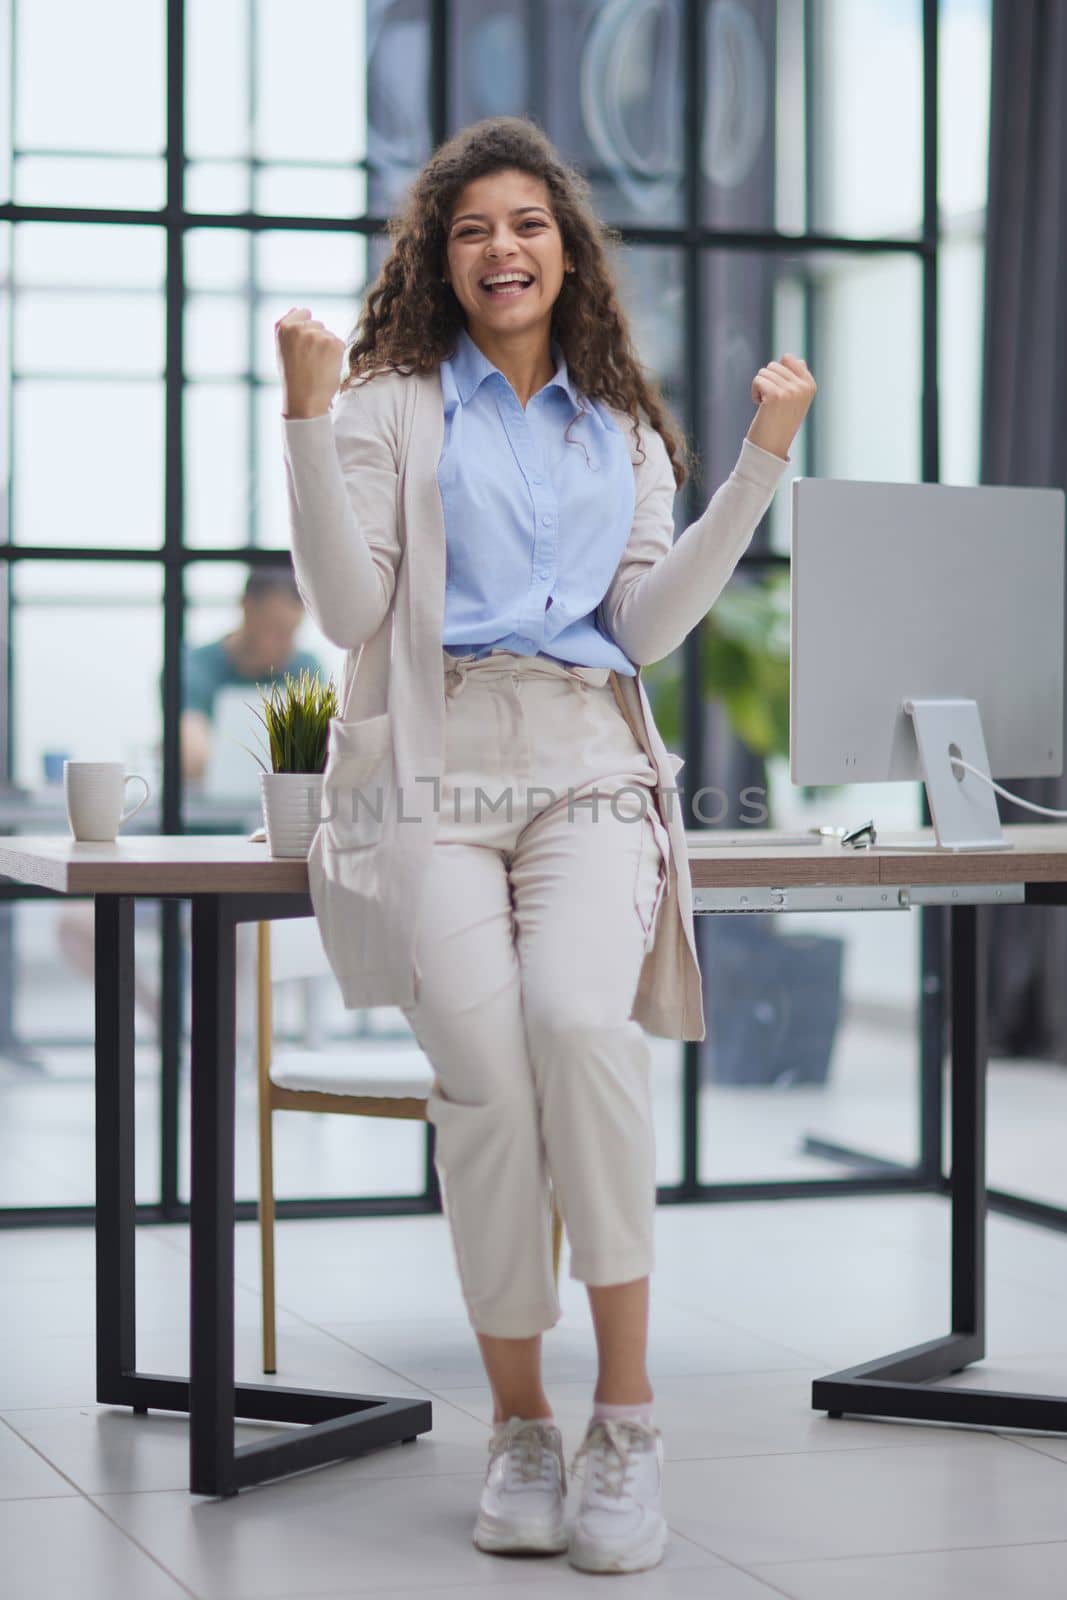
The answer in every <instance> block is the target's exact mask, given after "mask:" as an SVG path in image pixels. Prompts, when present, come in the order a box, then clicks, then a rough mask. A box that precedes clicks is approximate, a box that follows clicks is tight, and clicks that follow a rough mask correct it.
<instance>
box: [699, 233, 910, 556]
mask: <svg viewBox="0 0 1067 1600" xmlns="http://www.w3.org/2000/svg"><path fill="white" fill-rule="evenodd" d="M703 289H704V295H705V309H704V322H705V329H706V338H707V357H706V360H705V362H704V371H705V372H706V373H707V375H708V379H707V381H708V389H707V391H706V392H705V396H704V409H705V416H706V419H707V422H706V435H705V438H704V440H703V457H704V464H705V488H706V490H707V493H708V496H709V497H710V495H711V494H712V493H713V492H714V490H715V489H716V488H717V487H718V485H719V484H720V483H721V482H722V481H723V479H724V478H725V477H726V476H727V475H728V474H729V472H730V469H731V468H732V466H733V465H734V462H735V461H736V459H737V454H738V451H739V450H740V448H741V443H742V440H743V439H744V437H745V434H746V433H747V432H748V429H749V427H750V425H751V423H752V419H753V417H754V416H755V412H756V408H755V404H754V402H753V400H752V380H753V378H754V377H755V375H756V373H757V372H758V371H759V369H760V367H762V366H765V365H766V364H767V363H768V362H769V361H772V360H777V359H778V358H779V357H780V356H781V355H782V354H784V353H786V352H788V353H790V354H792V355H799V356H802V357H803V359H804V360H805V361H806V362H807V363H808V366H809V367H810V369H811V372H812V375H813V376H814V378H815V381H816V383H817V384H818V394H817V396H816V399H815V402H814V404H813V406H812V408H811V410H810V411H809V413H808V415H807V417H806V418H805V420H804V423H803V426H802V427H801V430H800V433H799V434H798V435H797V438H796V440H795V441H794V444H793V447H792V449H791V450H790V459H791V466H790V470H789V472H788V474H787V476H786V479H785V480H783V481H782V482H781V483H780V484H779V487H778V490H777V492H776V494H775V498H774V500H773V501H772V503H771V508H770V511H769V513H768V516H767V519H766V522H765V524H764V528H765V530H767V531H764V532H760V533H757V536H756V538H755V539H754V540H753V543H752V545H751V546H750V552H751V553H753V554H756V553H759V552H760V551H764V550H770V551H780V552H782V553H783V554H788V553H789V504H790V497H789V492H788V479H789V478H791V477H794V476H796V475H798V474H803V475H805V476H815V477H824V478H862V479H871V480H882V481H900V482H915V481H917V480H918V479H919V478H921V476H922V454H921V431H920V430H921V422H922V406H921V396H922V348H921V341H920V339H919V337H918V331H917V330H918V329H919V328H920V326H921V308H922V277H921V269H920V265H919V261H918V259H917V258H916V257H913V256H911V255H904V254H873V255H868V254H862V255H859V254H855V253H851V252H849V253H845V252H843V251H829V250H815V251H809V252H805V253H803V254H801V253H799V252H797V253H792V252H789V253H785V254H782V255H774V256H769V255H759V254H755V253H753V252H749V251H725V250H710V251H708V252H707V254H706V256H705V258H704V263H703ZM872 349H877V351H878V362H879V381H878V383H877V384H876V385H871V384H870V382H869V381H868V373H867V366H866V363H865V362H864V361H859V360H857V359H856V352H857V351H858V350H872Z"/></svg>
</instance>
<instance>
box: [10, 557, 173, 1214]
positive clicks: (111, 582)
mask: <svg viewBox="0 0 1067 1600" xmlns="http://www.w3.org/2000/svg"><path fill="white" fill-rule="evenodd" d="M6 577H7V580H8V584H9V587H10V593H11V604H10V612H9V617H8V626H9V635H8V636H9V638H10V644H11V654H10V661H11V674H12V678H11V685H10V694H9V696H7V697H5V704H6V705H7V706H8V708H9V712H10V720H11V729H10V732H11V760H10V768H9V770H10V773H11V778H12V782H13V786H12V787H10V788H8V789H6V790H5V792H4V793H3V794H2V795H0V828H2V830H3V831H4V832H8V833H11V832H25V833H36V834H41V833H46V834H53V833H54V834H59V835H63V834H65V833H66V832H67V820H66V812H65V806H64V799H63V782H62V778H63V762H64V760H66V759H73V760H104V761H122V762H124V763H125V764H126V766H127V768H128V769H129V770H130V771H135V772H139V773H141V774H143V775H144V777H145V778H146V779H147V781H148V783H149V787H150V789H151V793H152V799H151V800H150V802H149V804H148V805H147V806H146V807H145V808H144V809H143V810H142V811H141V812H139V813H138V815H137V817H135V818H134V819H132V820H131V822H130V823H128V824H127V828H126V831H127V832H128V833H130V834H136V833H146V832H149V833H151V832H158V831H159V781H160V767H159V756H160V738H161V705H160V698H159V690H158V682H159V672H160V665H161V646H162V606H161V594H162V572H161V569H160V568H159V567H157V566H155V565H150V564H148V563H136V564H135V563H120V562H114V561H106V562H105V561H96V562H80V561H56V562H48V561H22V562H16V563H12V564H11V566H10V567H8V568H7V569H6ZM137 793H138V791H137V790H136V789H133V788H131V791H130V794H131V799H132V798H133V797H135V796H136V794H137ZM93 952H94V937H93V908H92V902H91V900H88V899H76V898H75V899H63V900H58V901H37V900H30V901H22V902H15V901H11V900H4V901H0V1095H2V1096H3V1100H4V1115H3V1117H2V1118H0V1126H2V1128H3V1134H2V1136H0V1137H2V1141H3V1145H4V1160H3V1161H0V1169H2V1176H0V1207H2V1206H37V1205H90V1204H91V1203H92V1199H93V1038H94V1023H93ZM135 956H136V961H135V974H134V989H135V1002H136V1004H135V1030H136V1037H135V1072H136V1080H135V1081H136V1087H135V1116H136V1125H137V1135H138V1149H137V1169H136V1170H137V1193H138V1197H139V1199H142V1200H145V1201H151V1200H155V1199H157V1198H158V1193H159V1125H158V1107H159V1089H158V1085H159V913H158V905H157V904H156V903H154V902H152V903H148V902H145V903H143V904H141V903H138V905H137V908H136V912H135Z"/></svg>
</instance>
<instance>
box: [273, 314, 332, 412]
mask: <svg viewBox="0 0 1067 1600" xmlns="http://www.w3.org/2000/svg"><path fill="white" fill-rule="evenodd" d="M274 347H275V351H276V354H277V358H278V372H279V373H280V375H281V380H282V414H283V415H284V416H286V417H319V416H323V415H325V413H326V412H327V411H329V409H330V401H331V400H332V399H333V397H334V395H335V394H336V393H337V386H338V384H339V383H340V381H341V362H342V360H343V358H344V353H345V346H344V340H343V339H339V338H338V337H337V335H336V334H335V333H331V332H330V330H329V328H327V327H325V326H324V325H323V324H322V323H321V322H316V321H315V319H314V318H313V317H312V315H311V312H310V311H309V310H308V308H307V306H294V307H293V309H292V310H291V311H287V312H286V313H285V316H284V317H280V318H279V320H278V321H277V322H276V323H275V324H274Z"/></svg>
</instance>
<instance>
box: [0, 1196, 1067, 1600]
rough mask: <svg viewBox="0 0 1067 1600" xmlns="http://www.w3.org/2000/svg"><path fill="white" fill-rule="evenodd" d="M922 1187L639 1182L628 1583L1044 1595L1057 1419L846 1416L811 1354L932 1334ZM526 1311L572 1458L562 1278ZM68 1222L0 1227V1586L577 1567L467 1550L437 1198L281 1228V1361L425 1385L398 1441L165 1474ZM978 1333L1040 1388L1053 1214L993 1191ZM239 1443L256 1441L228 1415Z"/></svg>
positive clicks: (941, 1295)
mask: <svg viewBox="0 0 1067 1600" xmlns="http://www.w3.org/2000/svg"><path fill="white" fill-rule="evenodd" d="M947 1223H948V1213H947V1208H946V1207H945V1206H944V1204H943V1203H942V1202H941V1201H939V1200H936V1199H933V1198H912V1199H896V1198H891V1199H890V1198H869V1199H862V1200H852V1199H843V1198H842V1199H834V1200H811V1201H791V1202H787V1203H773V1204H751V1205H749V1204H745V1205H731V1206H714V1207H708V1206H704V1207H691V1208H690V1207H662V1208H661V1209H660V1211H659V1213H658V1214H657V1219H656V1226H657V1251H658V1259H657V1267H656V1272H655V1275H654V1277H653V1311H652V1328H651V1340H650V1363H649V1364H650V1370H651V1373H652V1380H653V1387H654V1389H655V1393H656V1420H657V1422H658V1424H659V1426H660V1427H661V1429H662V1431H663V1437H664V1444H665V1449H666V1461H667V1465H666V1489H665V1501H666V1510H667V1515H668V1519H669V1522H670V1526H671V1539H670V1542H669V1545H668V1550H667V1555H666V1558H665V1560H664V1562H663V1563H662V1565H661V1566H660V1567H658V1568H656V1569H655V1570H654V1571H652V1572H648V1573H643V1574H633V1575H628V1576H626V1577H624V1578H622V1579H620V1582H621V1583H622V1584H623V1585H624V1587H623V1588H622V1590H621V1592H622V1594H624V1595H627V1596H630V1597H633V1600H636V1597H638V1596H663V1597H668V1596H670V1597H673V1600H689V1597H694V1600H695V1597H697V1596H699V1597H700V1600H760V1597H763V1600H770V1597H771V1596H787V1597H793V1600H900V1597H902V1596H904V1595H907V1596H908V1600H956V1597H959V1600H1045V1597H1048V1600H1052V1597H1056V1600H1060V1597H1062V1595H1063V1594H1064V1593H1067V1438H1064V1437H1061V1436H1054V1435H1040V1434H1027V1435H1023V1434H1018V1435H1008V1434H1004V1433H995V1432H989V1431H980V1430H971V1429H966V1428H949V1427H937V1426H927V1425H920V1424H907V1423H889V1422H878V1421H866V1420H862V1419H844V1420H841V1421H833V1422H832V1421H830V1420H828V1419H827V1418H826V1417H824V1416H820V1415H817V1414H815V1413H813V1412H812V1411H811V1410H810V1405H809V1393H810V1390H809V1385H810V1380H811V1379H812V1378H813V1377H815V1376H818V1375H820V1374H823V1373H826V1372H828V1371H832V1370H836V1368H838V1367H839V1366H842V1365H845V1364H847V1363H849V1362H852V1361H858V1360H862V1359H863V1358H865V1357H869V1356H874V1355H879V1354H884V1353H886V1352H887V1351H888V1350H890V1349H893V1348H897V1347H899V1346H901V1345H905V1344H909V1343H913V1342H916V1341H918V1340H920V1339H924V1338H929V1337H932V1336H933V1335H935V1334H937V1333H941V1332H943V1331H944V1329H945V1326H946V1323H945V1317H946V1300H947V1292H946V1266H945V1262H946V1251H947V1240H948V1234H947ZM187 1247H188V1238H187V1234H186V1233H185V1231H184V1230H180V1229H153V1230H147V1229H146V1230H142V1231H141V1233H140V1235H139V1239H138V1254H139V1269H140V1314H141V1329H140V1337H139V1349H138V1359H139V1364H140V1365H141V1367H142V1368H144V1369H145V1370H148V1371H168V1370H169V1371H178V1370H181V1369H182V1367H183V1364H184V1362H185V1358H186V1339H185V1323H186V1273H187V1267H188V1257H187ZM256 1260H257V1255H256V1233H255V1229H254V1228H252V1227H242V1228H241V1229H239V1230H238V1264H239V1276H240V1280H241V1288H240V1292H239V1294H238V1304H237V1328H238V1333H237V1344H238V1352H239V1369H240V1372H241V1375H242V1376H245V1377H247V1378H249V1379H257V1378H258V1377H259V1370H258V1365H257V1354H258V1304H257V1292H256V1291H257V1267H256ZM568 1266H569V1262H568V1257H567V1254H566V1250H565V1251H564V1257H563V1263H562V1275H561V1290H562V1295H563V1303H564V1317H563V1320H562V1321H561V1323H560V1324H559V1325H558V1327H556V1328H554V1329H553V1330H552V1331H551V1332H550V1333H549V1334H547V1335H546V1336H545V1341H544V1358H545V1372H546V1379H547V1390H548V1394H549V1396H550V1399H551V1401H552V1404H553V1407H554V1410H555V1412H556V1416H557V1418H558V1420H559V1421H560V1424H561V1426H562V1429H563V1433H564V1444H565V1447H566V1450H567V1453H568V1459H569V1457H570V1454H571V1453H572V1452H573V1451H574V1449H575V1448H576V1447H577V1445H578V1443H579V1441H580V1439H581V1435H582V1432H583V1431H584V1425H585V1421H586V1418H587V1416H588V1411H589V1398H590V1393H591V1390H592V1385H593V1382H594V1380H595V1361H594V1344H593V1335H592V1327H591V1323H590V1319H589V1314H588V1304H587V1300H586V1296H585V1291H584V1289H583V1288H582V1286H581V1285H580V1284H578V1283H577V1282H575V1281H574V1280H572V1279H571V1278H570V1277H568V1276H567V1273H568ZM92 1271H93V1262H92V1237H91V1235H90V1234H89V1233H88V1232H80V1231H64V1232H40V1231H34V1232H7V1233H0V1293H2V1295H3V1299H4V1303H5V1306H6V1313H5V1319H4V1325H3V1329H2V1331H0V1551H2V1553H3V1554H2V1570H3V1576H2V1579H0V1588H2V1590H3V1592H4V1593H5V1594H10V1595H12V1596H13V1597H17V1600H68V1597H70V1600H73V1597H77V1600H98V1597H100V1600H103V1597H105V1596H106V1597H107V1600H127V1597H129V1600H156V1597H157V1596H158V1597H160V1600H163V1597H179V1596H182V1595H184V1596H190V1595H192V1596H198V1597H204V1600H208V1597H211V1600H245V1597H247V1600H253V1597H254V1600H311V1597H313V1596H321V1597H324V1600H325V1597H328V1596H329V1597H339V1596H357V1595H358V1596H378V1595H387V1596H390V1597H391V1600H406V1597H412V1596H415V1595H424V1594H431V1595H439V1596H440V1597H441V1600H459V1597H460V1596H461V1595H466V1594H468V1593H473V1594H476V1595H478V1596H485V1597H486V1600H489V1597H490V1596H494V1595H505V1594H506V1595H507V1596H509V1597H511V1600H523V1597H524V1596H527V1595H529V1596H536V1595H546V1596H547V1595H549V1594H553V1593H555V1594H560V1595H563V1594H568V1595H570V1594H577V1593H585V1592H586V1590H587V1586H588V1585H589V1584H590V1583H596V1582H598V1581H601V1580H599V1579H596V1578H590V1577H588V1576H586V1575H584V1574H581V1573H578V1572H576V1571H575V1570H574V1569H573V1568H571V1567H570V1566H569V1565H568V1563H567V1560H566V1557H565V1556H558V1557H552V1558H548V1559H538V1558H510V1559H509V1558H501V1557H494V1556H488V1555H484V1554H482V1553H481V1552H480V1551H478V1550H476V1549H475V1547H474V1546H473V1544H472V1543H471V1537H470V1535H471V1530H472V1527H473V1520H474V1513H475V1508H476V1504H477V1498H478V1491H479V1488H480V1485H481V1482H482V1477H483V1473H484V1466H485V1462H486V1460H487V1455H486V1441H487V1439H488V1434H489V1421H490V1416H491V1404H490V1399H489V1393H488V1388H487V1385H486V1383H485V1379H484V1375H483V1373H482V1369H481V1366H480V1362H479V1358H478V1353H477V1346H476V1343H475V1340H474V1336H473V1334H472V1332H471V1330H470V1328H469V1326H468V1324H467V1321H466V1317H465V1314H464V1310H463V1305H462V1301H461V1299H460V1296H459V1293H458V1288H457V1284H456V1281H455V1270H454V1265H453V1260H452V1255H451V1246H450V1242H449V1239H448V1236H447V1232H446V1230H445V1224H444V1222H443V1220H442V1219H440V1218H436V1217H434V1218H417V1219H393V1218H390V1219H382V1220H361V1221H338V1222H314V1223H292V1222H288V1223H285V1224H283V1225H282V1227H281V1228H280V1229H279V1267H278V1272H279V1298H280V1305H281V1311H280V1319H279V1371H278V1377H277V1380H276V1381H277V1382H279V1383H283V1384H295V1385H301V1384H321V1385H323V1386H335V1387H338V1388H350V1389H363V1390H366V1391H368V1392H371V1393H380V1394H397V1395H400V1394H416V1393H425V1394H427V1395H429V1396H430V1398H431V1399H432V1403H433V1417H434V1426H433V1430H432V1432H431V1433H429V1434H425V1435H423V1436H422V1437H420V1439H419V1440H418V1442H417V1443H416V1444H414V1445H407V1446H400V1445H395V1446H391V1447H389V1448H387V1449H384V1450H379V1451H376V1452H374V1453H372V1454H371V1455H369V1456H367V1457H364V1458H363V1459H362V1460H358V1461H353V1462H348V1463H342V1464H339V1465H335V1466H330V1467H325V1468H322V1469H319V1470H317V1471H314V1472H309V1473H305V1474H304V1475H302V1476H300V1477H297V1478H291V1479H288V1480H284V1481H281V1482H278V1483H275V1484H270V1485H264V1486H262V1487H260V1488H257V1489H253V1490H249V1491H246V1492H245V1493H243V1494H241V1495H239V1496H238V1497H236V1498H235V1499H233V1500H228V1501H213V1500H205V1499H202V1498H198V1497H196V1498H194V1497H193V1496H190V1495H189V1493H188V1491H187V1489H186V1487H185V1484H186V1472H187V1435H186V1425H185V1422H184V1419H182V1418H180V1417H176V1416H169V1415H160V1414H150V1415H149V1416H147V1417H135V1416H133V1415H132V1414H131V1413H129V1412H127V1411H121V1410H115V1409H110V1408H107V1407H102V1406H97V1405H95V1404H94V1402H93V1398H92V1396H93V1388H94V1384H93V1348H92V1340H93V1333H92V1326H93V1325H92ZM989 1291H990V1292H989V1299H990V1308H989V1310H990V1334H989V1356H988V1358H987V1360H986V1361H985V1362H984V1363H982V1364H981V1365H980V1366H978V1367H976V1368H974V1369H972V1371H971V1372H970V1373H969V1374H967V1375H966V1376H965V1378H962V1379H958V1380H955V1381H960V1382H969V1383H975V1382H982V1383H987V1384H990V1385H992V1386H994V1387H998V1388H1012V1387H1018V1388H1031V1389H1034V1390H1037V1391H1039V1392H1060V1393H1063V1392H1067V1237H1065V1236H1063V1235H1059V1234H1055V1233H1050V1232H1046V1231H1043V1230H1039V1229H1036V1228H1031V1227H1029V1226H1026V1225H1024V1224H1021V1223H1017V1222H1013V1221H1009V1220H1007V1219H1004V1218H999V1217H995V1218H993V1219H992V1220H991V1222H990V1228H989ZM239 1435H240V1436H241V1437H244V1438H248V1437H254V1436H258V1430H253V1429H252V1428H251V1427H242V1428H240V1429H239Z"/></svg>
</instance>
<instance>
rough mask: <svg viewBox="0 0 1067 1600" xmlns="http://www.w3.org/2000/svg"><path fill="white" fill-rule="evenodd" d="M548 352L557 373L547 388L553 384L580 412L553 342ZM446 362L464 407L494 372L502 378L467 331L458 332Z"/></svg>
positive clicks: (566, 371) (564, 364)
mask: <svg viewBox="0 0 1067 1600" xmlns="http://www.w3.org/2000/svg"><path fill="white" fill-rule="evenodd" d="M550 348H551V352H552V359H553V360H554V361H555V363H556V370H555V372H554V373H553V374H552V377H551V378H550V379H549V380H548V384H547V385H546V387H551V386H552V385H553V384H555V385H556V387H557V388H560V389H562V390H563V392H564V393H565V394H566V395H568V396H569V397H570V400H571V403H572V404H573V405H574V407H575V409H576V410H581V401H580V400H579V399H578V392H577V390H576V389H575V387H574V384H573V383H572V382H571V375H570V373H569V372H568V370H567V363H566V361H565V360H564V358H563V351H562V350H561V349H560V347H559V344H558V343H557V342H556V340H555V339H553V340H552V342H551V347H550ZM449 360H450V365H451V367H452V372H453V375H454V377H455V380H456V390H457V392H458V394H459V398H460V400H461V401H462V402H463V404H464V405H466V404H467V401H468V400H469V399H470V397H471V395H472V394H473V393H474V391H475V390H476V389H477V388H478V387H479V386H480V385H481V384H482V383H484V382H485V380H486V378H489V377H492V375H493V373H494V372H495V373H496V375H497V377H498V378H504V374H503V373H502V372H501V371H500V368H499V367H495V366H494V365H493V363H492V362H491V361H490V360H489V357H488V356H486V355H484V354H483V353H482V351H481V350H479V348H478V346H477V345H476V344H475V342H474V340H473V339H472V338H471V336H470V334H469V333H468V332H467V330H466V328H460V330H459V337H458V338H457V340H456V350H455V354H454V355H453V356H451V357H450V358H449ZM504 381H505V382H507V379H504Z"/></svg>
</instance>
